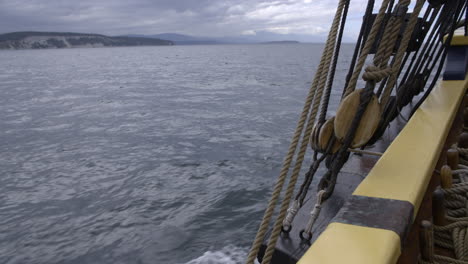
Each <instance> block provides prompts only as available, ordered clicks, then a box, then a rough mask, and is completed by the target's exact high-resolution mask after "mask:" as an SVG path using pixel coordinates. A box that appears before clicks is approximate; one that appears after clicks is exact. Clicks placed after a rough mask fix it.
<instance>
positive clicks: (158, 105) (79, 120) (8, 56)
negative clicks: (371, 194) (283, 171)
mask: <svg viewBox="0 0 468 264" xmlns="http://www.w3.org/2000/svg"><path fill="white" fill-rule="evenodd" d="M322 47H323V46H322V45H317V44H297V45H295V44H289V45H219V46H173V47H138V48H135V47H132V48H98V49H63V50H19V51H0V69H1V70H0V92H1V97H0V113H1V114H0V126H1V130H0V170H1V177H0V263H8V264H13V263H18V264H19V263H41V264H42V263H44V264H46V263H47V264H52V263H67V264H68V263H99V264H105V263H156V264H185V263H188V264H216V263H224V264H231V263H232V264H237V263H242V261H243V259H244V258H245V256H246V254H247V251H248V248H249V246H250V244H251V242H252V239H253V238H254V236H255V232H256V229H257V226H258V225H259V223H260V221H261V218H262V215H263V210H264V208H265V206H266V204H267V202H268V199H269V196H270V191H271V189H272V187H273V184H274V182H275V180H276V177H277V175H278V172H279V170H280V166H281V163H282V159H283V156H284V155H285V154H286V151H287V147H288V144H289V141H290V138H291V136H292V133H293V131H294V128H295V126H296V122H297V119H298V117H299V112H300V111H301V109H302V105H303V102H304V98H305V95H306V93H307V90H308V88H309V86H310V83H311V80H312V78H313V74H314V71H315V68H316V66H317V64H318V61H319V59H320V54H321V50H322ZM342 54H343V57H342V59H341V60H340V63H339V64H338V69H337V75H336V81H335V84H336V86H335V89H334V90H333V93H332V98H333V99H332V103H331V108H332V110H333V109H335V108H336V105H337V99H338V98H339V95H340V94H341V88H342V86H343V84H344V79H345V76H346V72H347V65H348V63H349V60H350V57H351V55H352V47H351V46H344V48H343V51H342Z"/></svg>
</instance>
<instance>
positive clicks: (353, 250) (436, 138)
mask: <svg viewBox="0 0 468 264" xmlns="http://www.w3.org/2000/svg"><path fill="white" fill-rule="evenodd" d="M467 87H468V81H467V80H466V78H465V80H461V81H443V82H440V83H439V84H438V85H437V86H436V87H434V90H433V91H432V93H431V94H430V95H429V97H428V98H427V100H426V101H425V102H424V103H423V104H422V105H421V107H420V108H419V109H418V110H417V111H416V113H415V114H414V115H413V117H412V118H411V120H410V121H409V122H408V124H407V125H406V126H405V128H404V129H403V130H402V131H401V133H400V134H399V135H398V137H397V138H396V139H395V140H394V141H393V143H392V144H391V145H390V146H389V147H388V149H387V151H386V152H385V153H384V155H383V156H382V157H381V158H380V160H379V161H378V162H377V163H376V165H375V166H374V168H373V169H372V170H371V171H370V173H369V174H368V176H367V177H366V178H365V179H364V180H363V181H362V183H361V184H360V185H359V186H358V188H357V189H356V190H355V191H354V193H353V195H356V196H358V195H359V196H367V197H375V198H384V199H391V200H400V201H407V202H409V203H411V204H412V205H413V208H414V213H413V215H412V216H411V215H410V216H409V217H410V218H411V219H413V220H414V217H415V216H416V214H417V213H418V209H419V207H420V205H421V201H422V199H423V196H424V193H425V190H426V189H427V186H428V183H429V180H430V179H431V176H432V173H433V170H434V167H435V165H436V162H437V160H438V158H439V154H440V152H441V149H442V147H443V144H444V142H445V139H446V137H447V134H448V132H449V129H450V127H451V125H452V122H453V119H454V117H455V114H456V112H457V110H458V108H459V106H460V103H461V102H462V99H463V98H464V95H465V93H466V89H467ZM388 213H389V215H388V217H389V218H391V217H392V214H393V213H392V212H388ZM402 224H406V225H407V224H408V223H404V221H402ZM401 239H402V238H400V237H399V235H398V234H397V233H396V232H394V231H391V230H388V229H382V228H375V227H369V226H366V225H364V224H363V225H356V224H345V223H331V224H330V225H328V227H327V229H326V230H325V231H324V232H323V233H322V234H321V235H320V237H319V238H318V239H317V240H316V241H315V243H314V244H313V245H312V246H311V247H310V249H309V250H308V251H307V252H306V254H305V255H304V256H303V257H302V258H301V260H300V261H299V262H298V263H299V264H315V263H317V264H332V263H333V264H334V263H351V264H354V263H355V264H375V263H395V262H396V261H397V259H398V257H399V255H400V251H401Z"/></svg>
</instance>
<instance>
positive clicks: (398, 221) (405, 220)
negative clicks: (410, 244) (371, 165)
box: [332, 195, 414, 244]
mask: <svg viewBox="0 0 468 264" xmlns="http://www.w3.org/2000/svg"><path fill="white" fill-rule="evenodd" d="M413 212H414V206H413V205H412V204H411V203H410V202H408V201H401V200H393V199H384V198H377V197H368V196H360V195H353V196H351V199H349V200H348V201H347V202H346V204H345V205H344V206H343V208H341V210H340V211H339V212H338V214H337V215H336V216H335V218H333V220H332V222H336V223H343V224H350V225H357V226H364V227H373V228H379V229H386V230H391V231H394V232H395V233H397V234H398V235H399V236H400V239H401V242H402V244H403V241H405V238H406V236H407V234H408V232H409V229H410V228H411V224H412V222H413Z"/></svg>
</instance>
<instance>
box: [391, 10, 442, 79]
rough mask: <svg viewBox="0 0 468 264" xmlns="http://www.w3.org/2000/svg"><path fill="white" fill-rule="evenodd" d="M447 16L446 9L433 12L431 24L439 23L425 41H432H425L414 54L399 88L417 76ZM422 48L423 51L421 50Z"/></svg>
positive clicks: (432, 26) (433, 26)
mask: <svg viewBox="0 0 468 264" xmlns="http://www.w3.org/2000/svg"><path fill="white" fill-rule="evenodd" d="M446 14H447V13H446V12H444V8H440V7H438V8H437V10H434V12H433V14H432V16H431V19H430V23H431V24H432V23H433V22H434V20H435V19H437V21H436V22H435V24H433V25H431V26H430V28H429V29H428V31H431V32H430V33H429V34H427V35H426V38H425V40H430V41H429V42H428V41H423V44H422V45H421V46H420V48H419V49H418V50H417V51H416V52H415V53H414V55H413V57H412V59H411V62H410V65H409V66H408V69H407V70H406V73H405V75H404V76H403V78H402V80H401V81H400V85H399V87H402V86H403V85H404V83H405V82H406V81H407V80H408V77H409V76H414V75H415V74H416V70H417V67H418V65H419V64H420V63H421V60H422V56H423V54H425V53H426V52H427V49H428V47H429V45H430V43H431V42H432V41H434V39H437V38H436V37H435V35H436V34H437V32H438V29H439V27H440V24H441V21H442V19H444V18H445V16H446ZM421 47H422V49H421ZM419 52H421V53H420V54H419ZM415 63H416V64H415Z"/></svg>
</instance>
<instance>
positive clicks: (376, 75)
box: [362, 66, 392, 82]
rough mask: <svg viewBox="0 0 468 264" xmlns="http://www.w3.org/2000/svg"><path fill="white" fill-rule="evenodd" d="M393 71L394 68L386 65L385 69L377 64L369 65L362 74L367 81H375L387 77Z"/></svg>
mask: <svg viewBox="0 0 468 264" xmlns="http://www.w3.org/2000/svg"><path fill="white" fill-rule="evenodd" d="M391 73H392V68H390V67H385V68H383V69H381V68H379V67H376V66H368V67H366V69H365V72H364V73H363V74H362V79H363V80H364V81H366V82H369V81H374V82H380V81H381V80H383V79H384V78H385V77H387V76H388V75H390V74H391Z"/></svg>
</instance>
